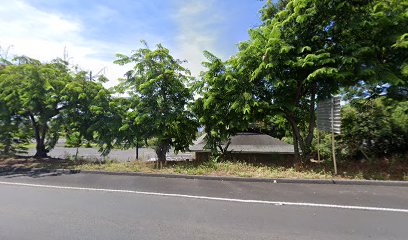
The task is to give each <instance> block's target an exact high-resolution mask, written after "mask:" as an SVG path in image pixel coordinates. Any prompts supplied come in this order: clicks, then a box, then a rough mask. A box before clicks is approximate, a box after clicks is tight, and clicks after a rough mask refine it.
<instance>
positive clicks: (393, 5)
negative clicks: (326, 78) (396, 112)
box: [335, 0, 408, 99]
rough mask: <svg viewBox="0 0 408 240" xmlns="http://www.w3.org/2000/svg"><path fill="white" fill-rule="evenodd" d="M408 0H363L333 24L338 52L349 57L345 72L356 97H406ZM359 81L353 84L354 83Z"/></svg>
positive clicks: (407, 89) (407, 87) (351, 90)
mask: <svg viewBox="0 0 408 240" xmlns="http://www.w3.org/2000/svg"><path fill="white" fill-rule="evenodd" d="M407 12H408V1H406V0H375V1H362V2H361V3H360V5H359V6H358V7H357V8H355V9H351V11H350V13H349V14H348V15H347V16H346V17H347V18H348V19H349V21H343V22H342V24H341V25H340V24H338V26H335V30H336V34H337V39H338V40H337V41H338V45H339V46H341V48H340V47H339V49H341V51H342V52H341V53H342V54H343V55H348V56H350V57H351V58H350V60H351V64H349V66H351V68H350V70H351V71H352V73H353V74H349V75H348V80H349V81H351V82H352V83H353V84H352V87H351V88H349V89H348V90H349V91H350V92H351V94H352V95H356V96H373V97H378V96H379V95H381V94H383V93H384V87H381V86H384V85H386V86H387V87H386V88H387V89H388V90H387V92H388V94H389V95H390V96H391V97H395V96H396V95H399V96H401V95H404V96H405V99H407V97H408V93H407V92H408V31H407V29H408V14H407ZM357 81H358V82H359V83H358V84H355V83H356V82H357Z"/></svg>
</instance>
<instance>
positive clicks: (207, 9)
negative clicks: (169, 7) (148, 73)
mask: <svg viewBox="0 0 408 240" xmlns="http://www.w3.org/2000/svg"><path fill="white" fill-rule="evenodd" d="M215 4H216V1H214V0H192V1H183V2H182V4H181V7H180V8H179V10H178V12H177V13H176V14H175V15H174V20H175V21H176V23H177V24H178V27H179V35H178V36H177V38H176V46H175V55H176V56H177V57H178V58H180V59H186V60H188V64H187V67H188V68H189V69H190V70H191V72H192V74H193V75H195V76H198V74H199V73H200V71H202V70H203V67H202V65H201V63H202V62H203V61H205V60H206V59H205V57H204V55H203V51H204V50H208V51H210V52H213V53H214V54H216V55H219V56H220V57H224V58H225V56H222V55H221V54H220V53H218V52H216V51H215V49H216V45H217V40H218V39H219V38H220V33H219V32H218V31H217V30H216V29H215V28H214V27H213V26H215V24H222V20H223V17H222V15H221V14H220V13H219V12H217V11H216V10H215V9H216V7H215Z"/></svg>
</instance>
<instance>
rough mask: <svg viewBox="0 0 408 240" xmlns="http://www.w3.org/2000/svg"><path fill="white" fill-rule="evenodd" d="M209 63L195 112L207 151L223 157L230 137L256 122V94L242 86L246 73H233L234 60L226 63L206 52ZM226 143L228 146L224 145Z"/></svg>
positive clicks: (199, 82) (202, 77)
mask: <svg viewBox="0 0 408 240" xmlns="http://www.w3.org/2000/svg"><path fill="white" fill-rule="evenodd" d="M204 55H205V56H206V57H207V59H208V62H204V63H203V65H204V66H205V67H206V68H207V69H206V71H204V72H202V73H201V79H200V81H198V82H197V85H196V87H197V89H196V90H197V94H198V95H199V96H200V97H199V98H198V99H197V100H196V102H195V104H194V107H193V111H194V113H195V114H196V116H197V118H198V119H199V123H200V124H201V125H202V126H204V132H205V133H206V141H207V146H206V147H207V148H208V149H211V151H212V153H213V154H214V155H218V154H224V153H225V152H226V151H227V149H228V142H229V140H230V137H231V136H232V135H234V134H236V133H237V132H240V131H244V130H246V129H248V127H249V124H250V122H251V120H253V114H254V112H253V111H252V109H254V105H255V104H256V102H255V101H254V99H253V94H252V92H251V90H250V89H248V88H247V86H246V85H245V83H244V82H242V79H243V78H242V77H241V76H243V73H242V72H239V71H236V69H234V62H233V61H234V59H231V60H230V61H228V62H223V61H222V60H221V59H219V58H217V57H216V56H214V55H213V54H211V53H210V52H207V51H206V52H204ZM224 143H227V144H226V145H224Z"/></svg>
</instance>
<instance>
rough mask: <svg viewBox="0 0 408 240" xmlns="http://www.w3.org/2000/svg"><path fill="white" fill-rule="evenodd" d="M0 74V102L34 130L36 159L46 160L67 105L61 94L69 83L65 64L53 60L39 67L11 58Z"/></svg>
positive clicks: (40, 64) (23, 60)
mask: <svg viewBox="0 0 408 240" xmlns="http://www.w3.org/2000/svg"><path fill="white" fill-rule="evenodd" d="M15 61H16V64H15V65H8V66H6V67H4V69H3V70H1V73H0V79H1V81H0V99H1V100H2V101H3V102H4V103H5V104H6V106H7V107H8V108H9V109H10V110H12V111H15V112H17V113H18V114H19V115H22V116H25V117H27V118H28V119H29V120H30V122H31V125H32V128H33V131H34V138H35V140H36V150H37V152H36V154H35V156H36V157H46V156H47V152H48V151H49V150H50V149H52V148H53V147H54V145H55V143H56V140H57V139H58V136H59V126H60V123H61V118H60V112H61V111H62V110H63V109H64V108H65V107H66V105H67V102H66V101H65V100H64V99H63V95H62V94H61V93H62V91H63V90H64V87H65V85H66V84H67V83H68V82H70V81H72V76H71V74H70V72H69V69H68V66H67V64H66V63H65V62H64V61H62V60H59V59H57V60H54V61H52V62H50V63H45V64H42V63H41V62H39V61H38V60H35V59H31V58H28V57H17V58H15Z"/></svg>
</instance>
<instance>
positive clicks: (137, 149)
mask: <svg viewBox="0 0 408 240" xmlns="http://www.w3.org/2000/svg"><path fill="white" fill-rule="evenodd" d="M136 160H139V142H138V141H136Z"/></svg>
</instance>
